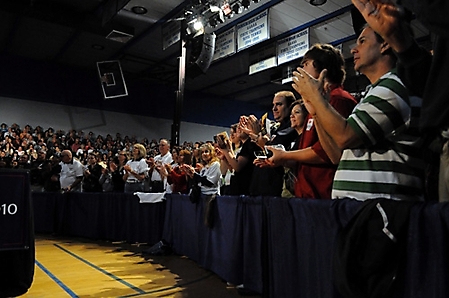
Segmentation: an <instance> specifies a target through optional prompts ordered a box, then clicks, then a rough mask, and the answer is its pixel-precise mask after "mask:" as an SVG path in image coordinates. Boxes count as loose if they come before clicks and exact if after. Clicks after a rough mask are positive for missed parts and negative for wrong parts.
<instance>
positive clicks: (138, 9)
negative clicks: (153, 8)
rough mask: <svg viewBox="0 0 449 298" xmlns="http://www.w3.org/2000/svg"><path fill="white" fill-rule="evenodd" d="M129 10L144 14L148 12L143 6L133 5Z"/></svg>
mask: <svg viewBox="0 0 449 298" xmlns="http://www.w3.org/2000/svg"><path fill="white" fill-rule="evenodd" d="M131 11H132V12H134V13H135V14H146V13H147V12H148V10H147V9H146V8H145V7H143V6H134V7H133V8H131Z"/></svg>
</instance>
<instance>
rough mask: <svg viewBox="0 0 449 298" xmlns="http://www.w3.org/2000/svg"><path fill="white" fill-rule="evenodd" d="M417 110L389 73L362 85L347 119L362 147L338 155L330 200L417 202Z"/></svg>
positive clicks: (419, 141)
mask: <svg viewBox="0 0 449 298" xmlns="http://www.w3.org/2000/svg"><path fill="white" fill-rule="evenodd" d="M420 106H421V100H420V99H417V98H416V97H414V98H409V96H408V92H407V90H406V88H405V86H404V85H403V83H402V82H401V80H400V79H399V77H398V76H397V75H396V74H395V73H394V71H391V72H388V73H386V74H385V75H383V76H382V77H381V78H380V79H379V80H378V81H377V82H376V83H374V84H373V85H371V86H369V87H368V89H367V92H366V94H365V96H364V98H363V99H362V100H361V101H360V103H359V104H358V105H357V106H356V107H355V108H354V111H353V112H352V114H351V115H350V116H349V118H348V119H347V121H348V124H349V125H350V126H351V127H352V128H353V130H354V131H355V132H356V134H357V135H358V136H359V137H360V139H361V140H362V142H363V145H361V146H360V148H355V149H346V150H344V151H343V154H342V157H341V160H340V163H339V166H338V169H337V172H336V173H335V177H334V184H333V189H332V197H333V198H343V197H351V198H354V199H357V200H366V199H374V198H380V197H381V198H388V199H394V200H422V199H423V179H422V178H423V169H424V161H423V159H422V151H421V147H422V138H420V136H419V134H418V130H417V129H416V127H415V125H414V121H413V120H415V119H414V117H412V114H413V113H414V112H415V111H416V110H419V108H420Z"/></svg>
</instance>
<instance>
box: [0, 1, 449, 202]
mask: <svg viewBox="0 0 449 298" xmlns="http://www.w3.org/2000/svg"><path fill="white" fill-rule="evenodd" d="M353 3H354V5H355V6H356V8H357V9H359V11H360V12H361V13H362V15H363V16H364V18H365V19H366V21H367V24H366V25H365V26H364V27H363V28H361V31H360V35H359V37H358V38H357V42H356V45H355V47H354V48H353V49H352V50H351V53H352V55H353V57H354V68H355V70H356V71H358V72H360V73H362V74H364V75H365V76H366V77H367V78H368V80H369V81H370V83H371V84H370V85H369V86H368V87H367V89H366V91H365V92H364V94H363V96H362V98H361V99H360V100H359V101H357V100H356V99H355V98H354V97H353V96H352V95H351V94H349V93H348V92H347V91H345V90H344V87H343V86H344V80H345V61H344V58H343V56H342V54H341V52H340V50H338V49H337V48H335V47H333V46H332V45H329V44H315V45H313V46H312V47H311V48H310V49H309V50H308V51H307V52H306V53H305V55H304V57H303V59H302V63H301V65H300V67H298V68H297V70H296V71H295V72H294V73H293V84H292V87H293V89H294V90H295V91H296V92H297V93H298V94H299V95H300V99H297V98H296V96H295V94H294V93H293V92H291V91H287V90H286V91H281V92H278V93H276V94H274V97H273V101H272V115H273V118H274V120H269V119H268V118H267V117H266V115H264V116H262V117H261V118H260V119H258V118H257V117H256V116H254V115H242V116H241V117H240V118H239V119H236V123H235V124H233V125H232V126H231V127H230V131H229V134H230V137H229V138H228V137H227V136H226V134H220V135H217V136H215V137H216V138H215V139H214V141H206V142H196V143H189V142H184V144H182V145H181V146H171V145H170V142H169V140H167V139H160V140H158V141H156V140H154V139H153V140H151V141H148V139H143V140H140V141H138V140H136V138H135V137H128V136H125V137H124V138H123V139H122V137H121V135H120V134H119V133H117V134H116V135H115V137H112V136H111V135H109V134H108V135H107V136H106V137H103V136H101V135H98V136H96V135H95V134H94V133H93V132H89V133H88V134H87V135H85V134H84V133H83V132H82V131H75V130H70V131H69V132H63V131H61V130H57V131H55V130H54V129H53V128H48V129H47V130H45V131H44V130H43V129H42V128H41V127H40V126H38V127H36V128H32V127H31V126H30V125H25V127H24V128H23V129H22V128H21V127H20V126H19V125H17V124H13V125H10V126H8V125H7V124H5V123H3V124H2V125H1V128H0V129H1V130H0V132H1V134H0V145H1V151H0V167H2V168H13V169H28V170H30V172H31V181H32V185H33V187H34V189H35V190H39V189H40V190H44V191H84V192H101V191H105V192H106V191H121V192H177V193H184V194H188V193H192V192H193V190H194V191H195V193H196V192H200V194H202V195H204V196H211V195H253V196H259V195H264V196H282V197H298V198H315V199H331V198H347V197H349V198H354V199H358V200H367V199H374V198H380V197H382V198H389V199H393V200H413V201H419V200H421V201H422V200H424V199H425V198H431V197H435V196H436V197H438V193H437V192H436V191H432V190H429V189H432V187H433V186H435V185H437V183H435V184H432V183H429V169H431V170H430V172H432V170H434V169H435V167H433V168H432V166H435V165H434V164H430V165H429V160H430V159H429V158H428V157H429V155H431V154H432V152H431V150H429V148H430V146H429V143H431V142H432V140H434V139H437V140H440V143H439V147H440V149H442V150H443V153H442V157H441V158H442V159H441V161H442V163H443V161H444V164H443V170H440V181H439V187H440V193H439V196H440V200H444V199H447V194H448V193H449V191H448V190H447V189H449V188H448V183H447V179H448V177H445V176H441V175H445V173H446V172H447V171H445V170H444V169H445V168H444V165H446V164H447V160H448V159H447V151H448V150H447V139H448V137H447V136H448V135H449V133H447V127H446V124H447V123H446V122H447V118H441V117H440V118H437V119H439V122H438V123H437V126H435V125H434V123H433V122H429V120H430V119H429V118H428V115H429V113H431V112H434V109H433V108H434V107H435V106H434V105H433V102H432V100H431V99H429V96H428V95H426V92H427V91H426V90H427V89H426V88H427V86H426V82H424V81H425V80H424V81H420V85H419V86H417V85H414V82H416V81H417V78H416V73H417V72H413V71H414V70H415V69H416V67H417V66H420V65H426V66H427V67H426V68H425V70H426V71H428V72H430V71H431V70H433V68H431V67H429V66H431V65H432V55H431V54H430V53H428V52H427V51H425V50H423V49H421V48H419V47H418V45H417V44H416V42H415V41H414V40H413V37H412V36H411V34H410V31H407V24H406V22H405V20H404V19H403V13H401V11H402V9H403V8H402V7H399V6H397V4H395V3H393V2H391V1H367V0H353ZM443 35H444V34H443ZM413 61H414V62H413ZM426 63H427V64H426ZM415 64H416V65H415ZM423 69H424V68H423ZM439 98H440V97H438V100H440V99H439ZM421 111H424V112H425V114H424V116H423V115H421V116H420V114H421ZM445 111H446V109H444V110H443V112H444V113H445ZM445 121H446V122H445ZM432 123H433V124H432ZM429 132H430V133H429ZM428 135H430V138H431V139H429V137H427V136H428ZM211 137H212V136H211ZM443 144H446V145H445V146H443ZM443 154H445V155H446V157H444V156H443ZM430 162H432V160H430ZM435 177H437V176H430V179H435ZM436 180H438V179H436ZM292 181H293V182H292Z"/></svg>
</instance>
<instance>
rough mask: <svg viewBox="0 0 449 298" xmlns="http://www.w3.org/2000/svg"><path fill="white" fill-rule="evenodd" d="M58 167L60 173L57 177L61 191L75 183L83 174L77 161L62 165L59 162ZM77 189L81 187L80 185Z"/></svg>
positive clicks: (81, 165) (82, 168)
mask: <svg viewBox="0 0 449 298" xmlns="http://www.w3.org/2000/svg"><path fill="white" fill-rule="evenodd" d="M59 165H60V166H61V173H60V175H59V182H60V183H61V189H62V188H66V187H68V186H70V185H72V184H73V183H74V182H75V180H76V177H82V176H83V174H84V166H83V164H82V163H81V162H80V161H79V160H77V159H72V163H64V162H62V161H61V162H60V163H59ZM78 187H81V183H80V184H79V185H78ZM78 187H77V189H78ZM74 190H75V189H74Z"/></svg>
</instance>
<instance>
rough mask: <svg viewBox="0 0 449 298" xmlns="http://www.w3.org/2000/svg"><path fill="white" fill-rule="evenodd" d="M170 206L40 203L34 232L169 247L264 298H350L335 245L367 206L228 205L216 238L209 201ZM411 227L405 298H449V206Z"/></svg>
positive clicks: (270, 201)
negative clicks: (337, 273) (338, 282)
mask: <svg viewBox="0 0 449 298" xmlns="http://www.w3.org/2000/svg"><path fill="white" fill-rule="evenodd" d="M166 199H167V200H166V202H163V203H155V204H139V201H138V199H137V198H136V197H135V196H132V195H128V194H70V195H67V194H64V195H62V194H48V193H45V194H43V193H34V194H33V203H34V208H35V228H36V231H37V232H58V233H60V234H65V235H72V236H82V237H88V238H94V239H108V240H125V241H129V242H145V243H149V244H154V243H156V242H158V241H159V240H161V239H164V240H165V241H167V242H168V243H169V244H170V245H171V246H172V248H173V250H174V251H175V252H176V253H177V254H181V255H185V256H187V257H189V258H191V259H192V260H194V261H196V262H197V263H198V264H199V265H201V266H202V267H204V268H206V269H209V270H211V271H213V272H215V273H216V274H218V275H219V276H220V277H221V278H223V279H224V280H226V281H228V282H231V283H233V284H244V285H245V287H247V288H249V289H251V290H254V291H257V292H259V293H263V296H264V297H275V298H279V297H301V298H303V297H308V298H319V297H321V298H342V297H341V295H340V294H339V293H338V292H337V291H336V289H335V287H334V270H333V258H334V253H335V250H336V240H337V237H338V235H339V234H338V233H339V232H340V231H341V230H342V228H343V227H345V226H346V225H347V223H348V222H349V221H350V219H351V218H352V217H353V216H354V215H355V214H356V213H357V211H358V210H359V209H360V208H361V207H362V203H361V202H358V201H355V200H350V199H345V200H332V201H330V200H329V201H328V200H307V199H281V198H272V197H245V196H241V197H226V196H222V197H218V198H217V200H216V205H214V207H213V208H212V213H213V217H214V225H213V227H212V228H210V227H207V226H206V225H205V224H204V211H205V205H204V201H201V202H200V203H198V204H192V203H191V202H190V200H189V197H188V196H185V195H176V194H171V195H166ZM409 221H410V223H409V226H408V236H407V239H406V251H404V254H406V259H405V260H406V265H405V268H404V270H405V275H404V278H403V280H401V283H400V285H401V289H400V290H399V291H397V293H398V294H397V295H396V296H397V297H411V298H422V297H426V298H430V297H449V283H447V280H448V278H449V253H448V252H449V204H438V203H418V204H416V205H415V206H413V207H412V209H411V212H410V219H409ZM399 293H400V294H399ZM396 296H395V297H396Z"/></svg>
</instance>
